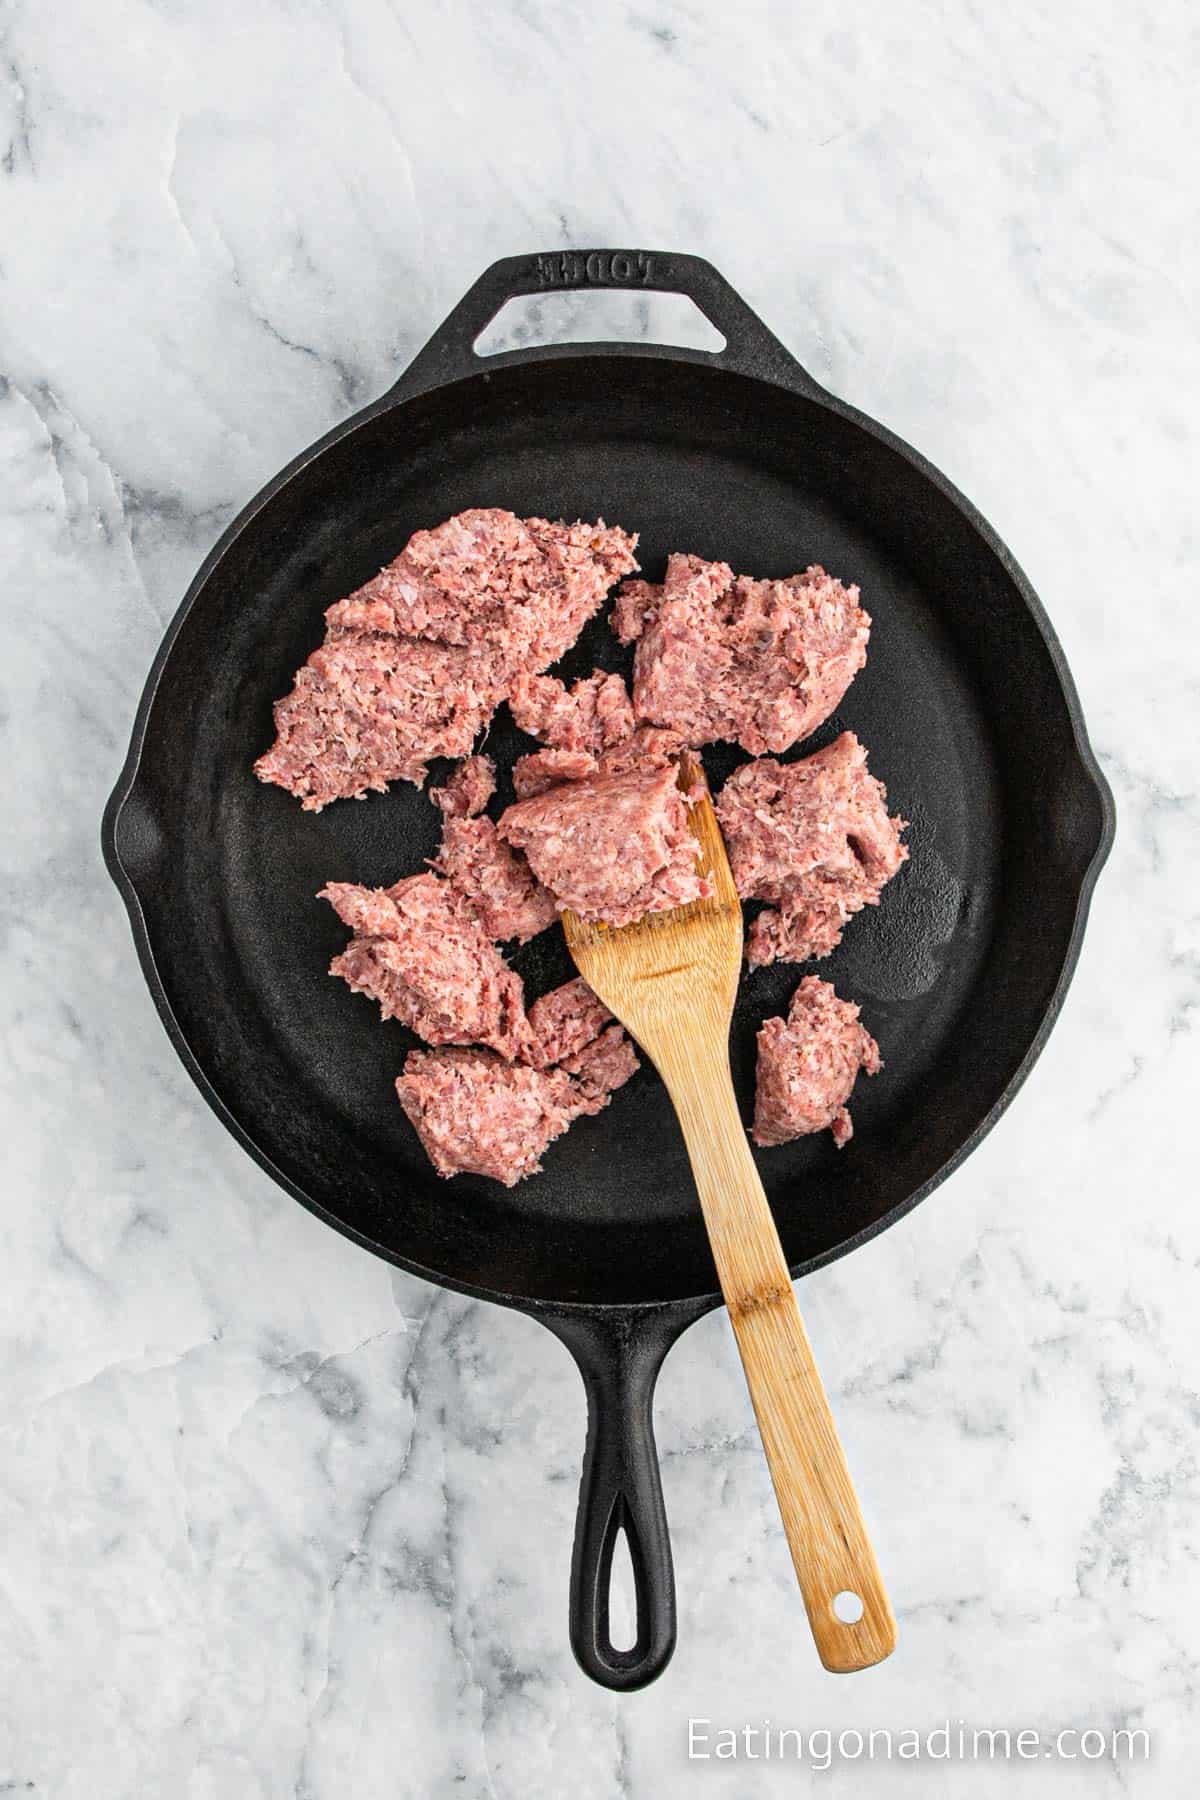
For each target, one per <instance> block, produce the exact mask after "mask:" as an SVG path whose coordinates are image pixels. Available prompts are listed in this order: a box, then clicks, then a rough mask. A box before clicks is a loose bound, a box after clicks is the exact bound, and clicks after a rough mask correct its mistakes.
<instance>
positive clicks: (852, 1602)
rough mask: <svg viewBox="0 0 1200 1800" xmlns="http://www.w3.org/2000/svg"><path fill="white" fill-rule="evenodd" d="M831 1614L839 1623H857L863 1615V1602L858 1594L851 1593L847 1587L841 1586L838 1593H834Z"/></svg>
mask: <svg viewBox="0 0 1200 1800" xmlns="http://www.w3.org/2000/svg"><path fill="white" fill-rule="evenodd" d="M833 1616H834V1618H835V1619H837V1620H838V1622H839V1624H842V1625H857V1624H858V1621H859V1620H860V1619H861V1618H862V1616H863V1603H862V1600H861V1598H860V1597H859V1595H857V1594H852V1593H851V1592H850V1589H849V1588H843V1589H842V1591H841V1593H840V1594H835V1595H834V1596H833Z"/></svg>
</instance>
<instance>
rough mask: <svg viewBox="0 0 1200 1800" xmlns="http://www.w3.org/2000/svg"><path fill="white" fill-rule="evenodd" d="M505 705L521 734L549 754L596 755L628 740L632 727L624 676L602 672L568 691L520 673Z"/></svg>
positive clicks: (555, 682) (554, 682) (553, 680)
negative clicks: (536, 741) (543, 746)
mask: <svg viewBox="0 0 1200 1800" xmlns="http://www.w3.org/2000/svg"><path fill="white" fill-rule="evenodd" d="M508 704H509V710H510V711H511V713H512V716H513V720H514V722H515V723H516V725H517V726H518V727H519V728H520V730H522V731H527V732H528V733H529V735H530V736H531V737H535V738H540V739H541V741H542V743H543V744H546V745H548V746H549V747H550V748H551V749H553V750H590V751H592V752H593V754H597V755H598V754H599V752H600V751H601V750H607V749H608V748H609V747H610V746H611V745H613V744H619V743H620V742H621V741H622V739H623V738H627V737H629V736H630V734H631V733H632V731H633V728H634V725H635V723H636V721H635V719H634V716H633V703H632V701H631V700H630V698H629V690H628V688H627V687H626V686H625V680H624V677H623V676H621V675H606V674H605V673H604V672H603V670H601V669H596V670H594V671H593V673H592V674H591V675H589V676H587V677H586V679H584V680H583V681H577V682H576V683H575V685H574V686H573V687H571V688H567V687H565V686H564V685H563V683H562V682H561V681H559V680H557V679H556V678H555V677H554V676H553V675H519V676H518V677H517V678H516V680H515V681H514V682H513V684H512V689H511V691H510V693H509V697H508Z"/></svg>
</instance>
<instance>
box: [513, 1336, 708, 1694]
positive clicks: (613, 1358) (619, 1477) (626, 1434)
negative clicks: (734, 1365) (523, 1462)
mask: <svg viewBox="0 0 1200 1800" xmlns="http://www.w3.org/2000/svg"><path fill="white" fill-rule="evenodd" d="M545 1323H546V1324H547V1325H549V1326H550V1329H551V1330H552V1331H553V1332H554V1333H555V1335H556V1336H557V1337H559V1338H561V1339H562V1341H563V1342H564V1343H565V1344H566V1346H567V1348H568V1349H569V1350H570V1351H571V1354H572V1355H573V1356H574V1358H575V1361H576V1362H577V1363H578V1365H579V1370H580V1373H581V1374H582V1376H583V1384H584V1388H585V1390H586V1392H587V1415H588V1424H587V1444H586V1447H585V1450H584V1456H583V1476H582V1479H581V1481H580V1484H579V1510H578V1515H577V1518H576V1524H575V1548H574V1551H573V1554H572V1558H571V1598H570V1631H571V1648H572V1649H573V1650H574V1652H575V1656H576V1659H577V1660H578V1662H579V1665H580V1667H581V1668H582V1669H583V1671H584V1673H585V1675H590V1676H591V1678H592V1680H593V1681H597V1682H599V1683H600V1685H601V1686H602V1687H607V1688H614V1689H616V1690H618V1691H621V1692H628V1691H631V1690H632V1689H634V1688H640V1687H645V1686H646V1684H647V1683H648V1682H650V1681H653V1680H654V1679H655V1677H656V1676H658V1675H661V1673H662V1671H663V1669H665V1667H666V1666H667V1663H668V1662H669V1661H670V1660H671V1655H672V1653H673V1651H674V1649H675V1573H674V1568H673V1566H672V1562H671V1539H670V1535H669V1532H668V1529H667V1514H666V1508H665V1506H664V1504H663V1492H662V1480H661V1477H660V1475H659V1469H658V1453H657V1451H656V1449H655V1446H654V1424H653V1419H652V1416H651V1409H652V1405H653V1399H654V1384H655V1382H656V1381H657V1379H658V1372H659V1369H660V1368H661V1367H662V1361H663V1357H664V1356H665V1355H666V1352H667V1350H668V1349H669V1348H670V1345H671V1343H672V1342H673V1340H674V1338H675V1336H676V1335H677V1333H678V1331H679V1329H680V1327H679V1325H678V1323H677V1322H676V1323H674V1324H670V1323H668V1324H667V1325H666V1326H665V1327H664V1328H662V1329H658V1328H657V1327H656V1321H655V1320H654V1318H653V1317H651V1318H650V1319H649V1320H647V1319H645V1318H643V1319H642V1320H640V1321H635V1320H634V1319H632V1318H630V1317H629V1316H622V1315H621V1314H620V1313H618V1314H617V1316H616V1317H614V1318H610V1319H606V1320H605V1319H600V1318H598V1317H596V1316H595V1315H592V1316H590V1317H589V1316H581V1315H567V1314H560V1315H558V1316H557V1317H545ZM622 1531H624V1533H625V1538H626V1542H627V1544H628V1547H629V1560H630V1563H631V1565H632V1568H633V1582H634V1592H635V1596H636V1604H637V1635H636V1638H635V1640H634V1643H633V1644H632V1646H630V1647H629V1648H626V1649H617V1648H616V1647H615V1646H614V1644H613V1641H612V1633H611V1629H610V1620H609V1590H610V1584H611V1579H612V1560H613V1551H614V1549H615V1548H616V1544H617V1539H618V1536H619V1534H620V1533H621V1532H622Z"/></svg>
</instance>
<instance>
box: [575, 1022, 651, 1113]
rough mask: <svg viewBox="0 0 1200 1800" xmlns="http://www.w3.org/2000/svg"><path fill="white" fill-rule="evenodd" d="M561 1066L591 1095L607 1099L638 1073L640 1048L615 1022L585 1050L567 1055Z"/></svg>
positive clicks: (585, 1046)
mask: <svg viewBox="0 0 1200 1800" xmlns="http://www.w3.org/2000/svg"><path fill="white" fill-rule="evenodd" d="M559 1067H560V1068H562V1069H565V1070H566V1071H567V1073H568V1074H569V1075H573V1076H574V1077H575V1079H576V1082H577V1084H578V1086H579V1087H580V1088H582V1090H583V1092H584V1093H585V1094H587V1095H588V1096H589V1098H593V1099H599V1098H600V1097H601V1096H604V1097H605V1098H607V1096H608V1095H609V1094H611V1093H613V1092H615V1090H616V1089H617V1088H619V1087H624V1085H625V1083H626V1082H627V1081H628V1080H629V1077H630V1076H631V1075H634V1074H636V1073H637V1070H638V1059H637V1051H636V1050H635V1049H634V1047H633V1044H632V1042H631V1041H630V1039H629V1038H628V1037H627V1036H626V1035H625V1032H624V1031H623V1029H622V1028H621V1026H620V1025H617V1024H612V1025H609V1026H608V1027H607V1028H606V1029H605V1030H604V1031H602V1032H601V1033H600V1036H599V1037H597V1038H593V1039H592V1041H591V1043H590V1044H585V1045H584V1046H583V1049H582V1050H576V1051H575V1053H574V1055H573V1056H565V1057H564V1058H563V1060H562V1062H561V1063H560V1064H559Z"/></svg>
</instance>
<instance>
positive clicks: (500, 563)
mask: <svg viewBox="0 0 1200 1800" xmlns="http://www.w3.org/2000/svg"><path fill="white" fill-rule="evenodd" d="M635 541H636V540H635V539H634V538H632V537H630V536H629V534H628V533H626V532H623V531H620V530H618V529H617V528H615V527H613V528H609V527H606V526H604V525H603V524H598V525H587V524H582V523H580V524H575V525H565V524H556V525H555V524H550V523H548V522H547V521H546V520H545V519H526V520H522V519H517V518H515V517H514V515H513V514H512V513H508V512H503V511H500V510H499V509H496V508H475V509H473V510H472V511H470V512H466V513H461V514H459V515H458V516H457V517H456V518H453V519H448V520H447V521H446V522H445V524H443V525H440V526H438V527H437V529H436V530H435V531H419V532H417V533H416V534H415V536H414V537H413V538H412V539H411V540H410V541H409V543H408V544H407V545H406V546H405V548H404V550H403V551H401V553H400V555H399V556H398V557H397V558H396V560H395V562H393V563H391V564H389V566H388V567H387V568H386V569H384V570H383V571H382V572H381V574H379V575H378V576H376V577H375V578H374V580H373V581H369V582H368V583H367V584H366V586H365V587H363V588H360V589H359V590H358V591H357V593H354V594H351V595H350V596H349V598H348V599H346V600H339V601H338V602H337V603H336V604H335V605H333V606H331V607H330V608H329V610H328V612H327V613H326V615H325V616H326V639H325V643H324V644H323V645H322V646H321V648H320V649H319V650H316V651H314V653H313V654H312V656H310V657H309V659H308V662H307V663H306V664H305V665H304V667H303V668H302V669H301V670H300V671H299V673H298V674H297V676H296V679H295V684H294V686H293V689H292V692H291V693H290V694H289V695H287V696H286V697H285V698H284V699H282V700H280V701H279V702H278V703H277V704H276V707H275V727H276V732H277V737H276V741H275V743H274V744H273V745H272V747H271V749H270V750H268V751H267V752H266V753H265V754H264V755H263V756H261V757H259V759H258V761H257V762H256V763H255V765H254V768H255V773H256V774H257V775H258V777H259V779H260V780H262V781H268V782H273V783H275V784H276V785H277V786H279V787H283V788H286V789H287V790H288V792H289V793H292V794H295V795H296V796H297V797H298V798H299V799H300V800H301V801H302V803H303V804H304V806H305V807H306V808H307V809H309V810H310V811H319V810H320V809H321V807H323V806H326V805H328V803H329V802H330V801H331V800H337V799H344V798H350V797H358V796H361V795H363V794H366V793H369V792H371V791H376V792H379V791H382V790H383V789H384V788H385V787H386V786H387V784H388V782H390V781H396V780H405V781H412V782H415V783H416V784H417V785H418V786H419V785H420V784H421V783H422V782H423V781H424V779H425V774H426V769H427V765H428V762H429V760H430V758H431V757H434V756H453V757H459V756H465V755H466V754H467V753H468V751H469V750H470V748H471V745H472V743H473V741H474V739H475V737H476V736H477V735H478V733H479V732H480V731H481V730H482V729H483V727H484V726H485V725H486V724H487V722H488V720H489V719H490V718H491V716H492V713H493V712H494V711H495V708H496V707H497V705H498V704H499V702H500V700H501V699H502V698H503V697H504V695H505V693H506V692H507V690H508V687H509V685H510V684H511V682H512V681H513V680H514V678H515V677H516V676H517V675H518V674H520V673H521V672H523V671H528V672H536V671H537V670H540V669H544V668H546V667H548V665H549V664H550V663H552V662H555V661H556V660H557V659H558V658H559V657H560V656H562V655H563V654H564V652H565V651H566V650H568V649H569V648H570V646H571V645H572V644H573V643H574V642H575V639H576V638H577V637H578V635H579V633H580V631H581V630H582V628H583V626H584V625H585V624H586V623H587V621H588V619H590V618H591V617H592V615H593V614H594V613H595V612H596V611H597V609H598V608H599V606H600V605H601V603H602V601H603V599H604V596H605V594H606V592H607V591H608V589H609V587H611V585H612V584H613V582H615V581H617V580H619V579H620V577H621V576H622V575H625V574H628V573H629V572H630V570H632V569H635V568H636V567H637V563H636V561H635V558H634V554H633V551H634V544H635Z"/></svg>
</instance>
